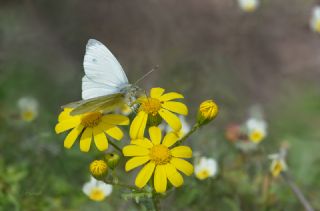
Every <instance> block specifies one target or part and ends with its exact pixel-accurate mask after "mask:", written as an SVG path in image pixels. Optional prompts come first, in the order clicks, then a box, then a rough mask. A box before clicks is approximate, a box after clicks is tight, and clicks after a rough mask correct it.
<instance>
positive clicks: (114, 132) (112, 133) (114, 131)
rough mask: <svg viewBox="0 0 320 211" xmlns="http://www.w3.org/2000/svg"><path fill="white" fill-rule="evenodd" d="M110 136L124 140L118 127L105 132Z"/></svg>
mask: <svg viewBox="0 0 320 211" xmlns="http://www.w3.org/2000/svg"><path fill="white" fill-rule="evenodd" d="M105 132H106V133H107V134H108V135H109V136H111V137H112V138H114V139H116V140H118V141H120V140H121V139H122V138H123V132H122V131H121V129H120V128H119V127H117V126H114V127H112V128H109V129H107V130H106V131H105Z"/></svg>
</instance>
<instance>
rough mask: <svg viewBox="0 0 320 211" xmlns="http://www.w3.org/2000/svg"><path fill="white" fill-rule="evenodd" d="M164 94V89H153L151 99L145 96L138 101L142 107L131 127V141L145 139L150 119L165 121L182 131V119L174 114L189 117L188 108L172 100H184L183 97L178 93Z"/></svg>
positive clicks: (174, 128) (176, 129)
mask: <svg viewBox="0 0 320 211" xmlns="http://www.w3.org/2000/svg"><path fill="white" fill-rule="evenodd" d="M163 93H164V89H162V88H152V89H151V90H150V97H145V96H144V97H141V98H139V99H138V102H139V103H140V107H139V109H138V114H137V116H136V117H135V118H134V120H133V121H132V123H131V126H130V137H131V139H137V138H143V136H144V131H145V128H146V125H147V121H148V119H149V120H150V119H151V120H154V119H158V118H160V119H164V120H165V121H166V122H167V123H168V124H169V125H170V127H171V128H172V129H173V130H175V131H179V130H180V129H181V122H180V119H179V118H178V117H177V116H176V115H175V114H173V113H172V112H174V113H178V114H181V115H187V114H188V108H187V106H186V105H185V104H183V103H181V102H173V101H171V100H173V99H179V98H183V96H182V95H181V94H178V93H176V92H169V93H166V94H163Z"/></svg>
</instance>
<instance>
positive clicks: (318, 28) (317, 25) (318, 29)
mask: <svg viewBox="0 0 320 211" xmlns="http://www.w3.org/2000/svg"><path fill="white" fill-rule="evenodd" d="M314 29H315V31H316V32H320V20H317V21H316V22H315V27H314Z"/></svg>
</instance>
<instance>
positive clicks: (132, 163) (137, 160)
mask: <svg viewBox="0 0 320 211" xmlns="http://www.w3.org/2000/svg"><path fill="white" fill-rule="evenodd" d="M149 160H150V157H149V156H142V157H133V158H131V159H130V160H128V161H127V163H126V166H125V169H126V171H130V170H132V169H134V168H137V167H138V166H141V165H142V164H145V163H146V162H148V161H149Z"/></svg>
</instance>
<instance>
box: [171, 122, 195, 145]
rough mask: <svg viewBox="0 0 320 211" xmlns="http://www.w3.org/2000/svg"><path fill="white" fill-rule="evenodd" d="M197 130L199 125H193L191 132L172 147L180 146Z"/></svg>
mask: <svg viewBox="0 0 320 211" xmlns="http://www.w3.org/2000/svg"><path fill="white" fill-rule="evenodd" d="M199 128H200V125H199V124H198V123H196V124H194V125H193V127H192V128H191V130H190V131H189V132H188V133H187V134H186V135H184V136H183V137H182V138H181V139H180V140H179V141H177V143H175V144H174V146H173V147H176V146H179V145H181V144H182V143H183V142H184V141H185V140H187V138H189V136H191V135H192V134H193V133H194V132H196V130H197V129H199Z"/></svg>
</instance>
